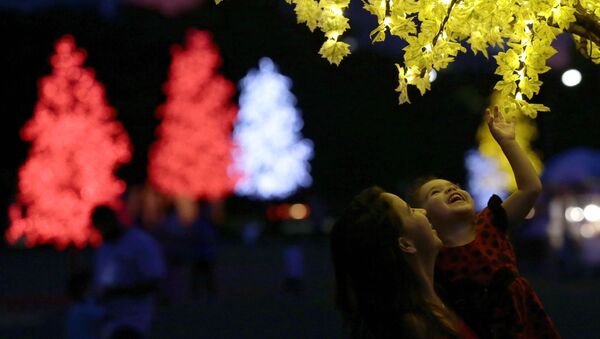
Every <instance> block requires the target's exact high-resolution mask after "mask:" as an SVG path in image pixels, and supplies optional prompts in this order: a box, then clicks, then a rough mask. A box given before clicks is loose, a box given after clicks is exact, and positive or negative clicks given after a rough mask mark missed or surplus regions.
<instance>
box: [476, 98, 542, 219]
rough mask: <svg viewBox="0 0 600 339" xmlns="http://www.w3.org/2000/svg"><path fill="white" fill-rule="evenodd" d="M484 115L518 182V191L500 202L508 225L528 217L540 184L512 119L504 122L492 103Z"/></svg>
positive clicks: (540, 188) (496, 107)
mask: <svg viewBox="0 0 600 339" xmlns="http://www.w3.org/2000/svg"><path fill="white" fill-rule="evenodd" d="M486 114H487V119H488V121H487V122H488V127H489V129H490V133H492V136H493V137H494V139H495V140H496V142H497V143H498V145H500V148H501V149H502V152H504V155H505V156H506V158H507V159H508V163H509V164H510V167H511V168H512V170H513V174H514V175H515V180H516V182H517V191H516V192H514V193H513V194H511V195H510V196H509V197H508V198H507V199H506V200H505V201H504V202H503V203H502V207H504V210H505V211H506V215H507V218H508V226H509V228H511V227H514V226H515V225H516V224H518V223H519V222H521V221H522V220H523V219H524V218H525V216H527V213H529V211H530V210H531V208H532V207H533V205H534V204H535V200H536V199H537V197H538V195H539V194H540V192H541V190H542V183H541V181H540V178H539V177H538V175H537V173H536V172H535V169H534V168H533V165H532V164H531V161H530V160H529V158H528V157H527V155H526V154H525V152H524V151H523V149H522V148H521V146H519V144H518V143H517V140H516V138H515V119H513V120H512V121H506V120H505V119H504V116H503V115H502V113H500V111H499V110H498V106H494V110H493V112H492V111H490V110H489V109H486Z"/></svg>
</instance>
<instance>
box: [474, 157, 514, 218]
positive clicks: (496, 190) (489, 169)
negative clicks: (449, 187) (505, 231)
mask: <svg viewBox="0 0 600 339" xmlns="http://www.w3.org/2000/svg"><path fill="white" fill-rule="evenodd" d="M465 167H466V169H467V172H468V176H467V180H468V182H467V187H468V190H469V193H471V195H472V197H473V201H474V202H475V207H476V208H477V210H482V209H483V208H484V207H486V205H487V202H488V199H489V198H490V197H491V196H492V195H493V194H497V195H499V196H500V197H501V198H502V199H505V198H506V197H507V195H508V194H507V193H508V184H509V175H508V174H507V173H506V172H504V171H503V170H501V169H500V167H499V164H498V161H496V159H494V158H491V157H488V156H485V155H483V154H481V153H480V152H479V151H477V150H470V151H468V152H467V154H466V156H465Z"/></svg>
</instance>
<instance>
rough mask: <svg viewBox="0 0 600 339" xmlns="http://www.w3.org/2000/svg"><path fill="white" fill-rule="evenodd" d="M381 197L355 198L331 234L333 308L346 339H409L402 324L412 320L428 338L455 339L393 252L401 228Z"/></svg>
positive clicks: (374, 190) (374, 192) (376, 192)
mask: <svg viewBox="0 0 600 339" xmlns="http://www.w3.org/2000/svg"><path fill="white" fill-rule="evenodd" d="M382 193H385V191H384V190H382V189H381V188H380V187H377V186H374V187H370V188H368V189H365V190H364V191H362V192H361V193H359V194H358V195H356V196H355V197H354V199H353V200H352V202H351V203H350V205H349V206H348V207H347V208H346V210H345V211H344V213H343V214H342V216H341V217H340V218H339V219H338V220H337V222H336V223H335V224H334V226H333V228H332V230H331V252H332V260H333V266H334V274H335V304H336V307H337V309H338V310H339V311H340V312H341V314H342V316H343V318H344V321H345V323H346V325H347V327H348V328H349V330H350V332H351V333H350V337H351V338H376V339H380V338H411V337H414V333H413V332H411V329H410V328H406V326H404V324H405V323H406V322H405V320H406V316H415V315H416V316H417V317H418V318H419V319H420V320H422V322H423V323H424V325H426V326H425V330H426V331H427V332H428V333H431V334H432V335H433V336H437V335H442V336H446V337H448V338H453V337H456V332H455V330H454V326H453V325H452V321H448V319H449V318H450V316H449V315H446V314H444V313H447V312H444V311H443V310H438V309H435V308H434V307H433V306H432V305H430V304H428V303H426V302H425V300H423V298H422V295H421V293H420V292H419V290H418V288H419V286H418V285H417V280H416V276H415V274H414V272H413V271H412V269H411V268H410V267H409V266H408V264H407V262H406V261H405V259H404V256H403V254H402V252H401V250H400V248H399V246H398V237H399V236H400V234H401V233H402V228H403V225H402V224H401V221H400V219H399V218H392V215H391V213H390V206H389V204H388V203H387V202H386V201H385V200H384V199H383V198H382V197H381V194H382ZM444 320H446V321H444ZM412 331H414V329H412Z"/></svg>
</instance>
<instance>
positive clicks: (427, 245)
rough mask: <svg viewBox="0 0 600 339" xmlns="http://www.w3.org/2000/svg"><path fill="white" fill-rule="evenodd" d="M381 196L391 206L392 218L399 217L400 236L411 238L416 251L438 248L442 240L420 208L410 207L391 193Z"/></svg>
mask: <svg viewBox="0 0 600 339" xmlns="http://www.w3.org/2000/svg"><path fill="white" fill-rule="evenodd" d="M382 198H383V199H384V200H385V201H386V202H387V203H388V204H389V205H390V206H391V210H392V213H393V214H394V215H393V216H392V218H399V219H400V222H401V224H402V232H401V233H402V236H403V237H405V238H407V239H409V240H411V241H412V242H413V244H414V246H415V247H416V249H417V251H428V250H433V249H439V248H440V247H441V246H442V241H441V240H440V238H439V237H438V235H437V231H435V230H434V229H433V227H432V226H431V223H430V222H429V220H428V219H427V212H425V210H424V209H422V208H411V207H410V206H409V205H408V204H407V203H406V202H405V201H404V200H402V199H400V198H399V197H398V196H396V195H394V194H391V193H383V194H382Z"/></svg>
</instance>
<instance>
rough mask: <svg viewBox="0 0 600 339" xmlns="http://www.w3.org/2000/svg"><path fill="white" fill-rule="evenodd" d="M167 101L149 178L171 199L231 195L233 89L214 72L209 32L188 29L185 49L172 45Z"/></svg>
mask: <svg viewBox="0 0 600 339" xmlns="http://www.w3.org/2000/svg"><path fill="white" fill-rule="evenodd" d="M171 54H172V58H173V59H172V63H171V68H170V75H169V80H168V82H167V83H166V85H165V87H164V90H165V93H166V95H167V102H166V103H165V104H164V105H163V106H161V107H160V108H159V109H158V112H157V114H158V117H159V118H161V119H162V123H161V124H160V126H159V128H158V130H157V136H158V140H157V141H156V143H155V144H154V145H153V146H152V148H151V150H150V159H149V168H148V173H149V180H150V182H151V183H152V185H154V186H155V187H156V188H157V189H158V190H159V191H161V192H163V193H166V194H169V195H172V196H185V197H189V198H194V199H207V200H213V199H218V198H222V197H224V196H226V195H227V194H229V193H231V192H232V190H233V187H234V185H235V181H236V175H235V174H232V173H230V167H231V164H232V162H233V154H232V153H233V151H234V148H235V145H234V142H233V140H232V129H233V123H234V121H235V119H236V115H237V111H238V108H237V107H236V106H235V105H234V104H232V103H231V102H230V100H231V97H232V96H233V94H234V92H235V86H234V85H233V84H232V83H231V82H230V81H228V80H226V79H225V78H224V77H223V76H221V75H219V74H217V73H216V70H217V68H218V67H219V66H220V64H221V58H220V56H219V53H218V51H217V49H216V47H215V46H214V45H213V43H212V41H211V37H210V35H209V34H208V33H206V32H202V31H197V30H191V31H189V32H188V34H187V37H186V45H185V47H181V46H174V47H173V48H172V50H171Z"/></svg>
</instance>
